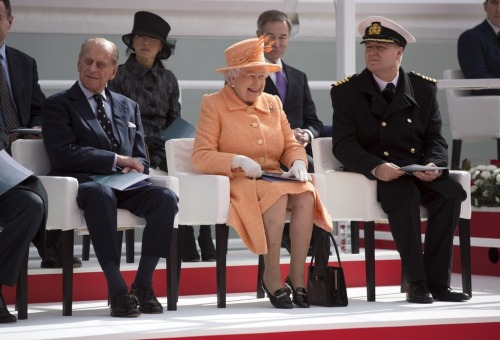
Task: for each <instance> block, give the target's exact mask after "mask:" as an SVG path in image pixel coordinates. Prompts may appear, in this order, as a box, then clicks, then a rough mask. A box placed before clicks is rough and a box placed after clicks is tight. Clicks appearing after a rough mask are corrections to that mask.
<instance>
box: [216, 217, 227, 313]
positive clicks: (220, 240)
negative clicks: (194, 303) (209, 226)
mask: <svg viewBox="0 0 500 340" xmlns="http://www.w3.org/2000/svg"><path fill="white" fill-rule="evenodd" d="M228 235H229V228H228V226H227V225H226V224H216V225H215V252H216V267H217V268H216V270H217V308H226V256H227V238H228Z"/></svg>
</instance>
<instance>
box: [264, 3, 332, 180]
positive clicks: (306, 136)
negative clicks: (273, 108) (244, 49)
mask: <svg viewBox="0 0 500 340" xmlns="http://www.w3.org/2000/svg"><path fill="white" fill-rule="evenodd" d="M291 31H292V22H291V20H290V18H288V16H287V15H286V14H285V13H283V12H280V11H277V10H269V11H265V12H263V13H261V14H260V16H259V18H258V20H257V36H261V35H264V36H269V37H270V38H271V41H274V45H273V49H272V50H271V51H269V52H265V53H264V55H265V57H266V60H267V61H268V62H270V63H273V64H278V65H280V66H281V67H282V71H280V72H281V75H276V74H274V73H272V74H270V75H269V77H267V79H266V86H265V88H264V92H267V93H270V94H274V95H278V96H280V98H281V102H282V103H283V110H284V111H285V114H286V117H287V118H288V121H289V122H290V126H291V128H292V129H293V132H294V134H295V138H296V139H297V141H299V142H300V143H301V144H302V145H304V147H306V151H307V154H308V155H309V169H308V171H309V172H314V164H313V162H312V158H311V156H312V151H311V141H312V139H313V138H317V137H319V136H320V134H321V130H322V128H323V123H322V122H321V121H320V120H319V119H318V116H317V115H316V106H315V105H314V102H313V100H312V96H311V91H310V89H309V84H308V81H307V76H306V74H305V73H304V72H302V71H299V70H298V69H296V68H294V67H291V66H290V65H287V64H285V63H284V62H283V60H282V57H283V55H284V54H285V51H286V48H287V46H288V41H289V39H290V33H291ZM279 76H284V82H285V85H284V87H285V89H286V90H285V92H286V93H280V91H279V90H278V86H279V85H278V86H277V81H278V78H277V77H279Z"/></svg>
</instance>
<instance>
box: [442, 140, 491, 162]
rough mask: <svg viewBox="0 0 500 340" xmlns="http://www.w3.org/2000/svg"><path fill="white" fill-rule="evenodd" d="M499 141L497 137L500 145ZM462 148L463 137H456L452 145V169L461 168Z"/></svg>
mask: <svg viewBox="0 0 500 340" xmlns="http://www.w3.org/2000/svg"><path fill="white" fill-rule="evenodd" d="M499 143H500V139H497V145H500V144H499ZM461 150H462V140H461V139H454V140H453V142H452V146H451V170H458V169H460V152H461ZM499 150H500V149H499ZM499 159H500V158H499Z"/></svg>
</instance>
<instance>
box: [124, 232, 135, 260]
mask: <svg viewBox="0 0 500 340" xmlns="http://www.w3.org/2000/svg"><path fill="white" fill-rule="evenodd" d="M134 243H135V230H134V229H127V230H125V259H126V262H127V263H134V260H135V249H134V248H135V244H134Z"/></svg>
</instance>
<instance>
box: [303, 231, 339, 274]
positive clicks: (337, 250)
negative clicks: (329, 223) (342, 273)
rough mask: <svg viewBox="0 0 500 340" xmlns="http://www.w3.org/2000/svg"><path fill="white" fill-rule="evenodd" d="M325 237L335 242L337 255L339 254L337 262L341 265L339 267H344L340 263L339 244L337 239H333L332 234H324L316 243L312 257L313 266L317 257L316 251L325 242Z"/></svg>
mask: <svg viewBox="0 0 500 340" xmlns="http://www.w3.org/2000/svg"><path fill="white" fill-rule="evenodd" d="M325 237H330V240H332V242H333V247H334V248H335V253H336V254H337V261H338V263H339V267H342V263H341V262H340V255H339V249H338V248H337V242H335V238H334V237H333V235H332V233H329V232H326V231H325V232H323V235H321V237H320V238H319V239H318V240H317V241H316V244H315V245H314V249H313V255H312V257H311V264H310V265H311V266H312V265H313V262H314V258H315V257H316V250H317V249H318V245H319V244H320V243H321V242H322V241H323V240H324V238H325Z"/></svg>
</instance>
